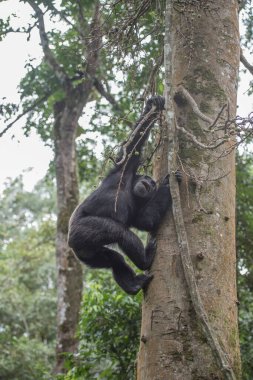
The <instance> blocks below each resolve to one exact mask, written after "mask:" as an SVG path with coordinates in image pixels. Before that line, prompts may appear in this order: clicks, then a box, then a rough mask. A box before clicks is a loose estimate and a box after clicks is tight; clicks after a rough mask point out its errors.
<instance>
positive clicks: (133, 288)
mask: <svg viewBox="0 0 253 380" xmlns="http://www.w3.org/2000/svg"><path fill="white" fill-rule="evenodd" d="M152 278H153V276H152V275H146V274H138V275H137V276H136V277H135V280H134V282H135V284H133V283H132V284H128V286H127V287H125V289H124V290H125V292H126V293H128V294H132V295H134V294H137V293H138V292H139V291H140V290H141V289H146V288H147V286H148V284H149V283H150V281H151V280H152Z"/></svg>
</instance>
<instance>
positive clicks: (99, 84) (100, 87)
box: [94, 78, 120, 111]
mask: <svg viewBox="0 0 253 380" xmlns="http://www.w3.org/2000/svg"><path fill="white" fill-rule="evenodd" d="M94 86H95V88H96V89H97V91H98V92H99V93H100V95H102V96H103V97H104V98H105V99H106V100H107V101H108V102H109V103H110V104H111V105H112V106H113V108H114V109H115V110H117V111H119V110H120V108H119V106H118V103H117V102H116V100H115V99H114V97H113V96H112V94H110V93H109V92H108V91H106V89H105V87H104V85H103V83H102V82H101V81H100V80H99V79H97V78H94Z"/></svg>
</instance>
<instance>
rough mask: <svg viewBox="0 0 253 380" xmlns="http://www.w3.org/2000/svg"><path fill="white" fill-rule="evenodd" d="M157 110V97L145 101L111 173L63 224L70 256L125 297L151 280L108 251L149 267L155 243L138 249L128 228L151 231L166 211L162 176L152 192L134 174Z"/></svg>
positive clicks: (147, 181) (150, 184)
mask: <svg viewBox="0 0 253 380" xmlns="http://www.w3.org/2000/svg"><path fill="white" fill-rule="evenodd" d="M163 109H164V98H163V97H161V96H154V97H152V98H150V99H149V100H148V101H147V104H146V107H145V110H144V112H143V114H142V115H141V117H140V119H139V120H138V122H137V123H136V125H135V128H134V129H133V131H132V132H131V134H130V136H129V138H128V141H127V142H125V143H124V144H123V145H122V148H121V150H120V152H119V155H118V158H117V160H116V163H115V166H114V168H113V169H112V170H111V171H110V172H109V173H108V175H107V176H106V177H105V179H104V180H103V181H102V183H101V185H100V186H99V187H98V188H97V189H96V190H95V191H94V192H93V193H91V194H90V196H88V198H86V199H85V200H84V201H83V202H82V203H81V204H80V205H79V206H78V207H77V208H76V209H75V211H74V213H73V215H72V216H71V219H70V223H69V240H68V242H69V246H70V247H71V248H72V249H73V251H74V252H75V254H76V256H77V257H78V258H79V259H80V260H81V261H82V262H83V263H85V264H86V265H88V266H89V267H91V268H111V269H112V272H113V276H114V278H115V280H116V282H117V283H118V284H119V286H121V288H122V289H124V291H125V292H127V293H129V294H136V293H137V292H138V291H139V290H140V289H141V288H143V287H145V286H146V285H147V284H148V282H149V281H150V280H151V278H152V277H151V276H150V275H146V274H139V275H136V274H135V273H134V271H133V270H132V269H131V268H130V266H129V265H128V264H127V263H126V262H125V260H124V258H123V256H122V255H121V254H119V253H118V252H117V251H116V250H114V249H112V248H111V247H108V245H109V244H118V246H119V247H120V248H121V249H122V251H123V252H124V253H125V254H126V255H127V256H128V257H129V259H130V260H131V261H132V262H133V263H134V264H135V265H136V266H137V267H138V268H139V269H142V270H146V269H148V268H149V267H150V265H151V264H152V261H153V258H154V254H155V250H156V241H155V239H154V238H151V239H150V241H149V243H148V244H147V246H146V248H144V246H143V244H142V242H141V240H140V239H139V238H138V237H137V236H136V235H135V234H134V233H133V232H132V231H130V229H129V228H130V227H136V228H137V229H139V230H144V231H149V232H153V231H155V230H156V229H157V228H158V226H159V223H160V222H161V219H162V218H163V216H164V215H165V213H166V211H167V210H168V208H169V207H170V205H171V195H170V190H169V181H168V176H167V177H166V178H165V179H164V181H163V183H162V184H161V185H160V186H159V187H158V188H157V186H156V183H155V181H154V180H153V179H152V178H151V177H149V176H143V175H139V174H137V169H138V167H139V165H140V154H141V150H142V147H143V145H144V143H145V141H146V140H147V138H148V135H149V131H150V129H151V127H152V126H153V124H154V122H155V120H156V119H157V117H158V114H159V112H160V111H162V110H163Z"/></svg>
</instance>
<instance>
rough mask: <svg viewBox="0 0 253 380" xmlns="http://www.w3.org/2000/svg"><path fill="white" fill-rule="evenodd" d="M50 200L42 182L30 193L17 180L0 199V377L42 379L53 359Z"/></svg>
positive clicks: (52, 247)
mask: <svg viewBox="0 0 253 380" xmlns="http://www.w3.org/2000/svg"><path fill="white" fill-rule="evenodd" d="M53 204H54V202H53V200H52V199H51V194H50V193H49V192H48V189H47V187H46V185H45V184H44V186H42V182H41V183H40V185H38V186H37V188H36V189H35V191H34V192H33V193H30V192H27V191H25V190H24V188H23V184H22V177H19V178H17V179H16V180H14V181H10V183H9V186H8V187H6V189H5V190H4V193H3V195H2V196H1V205H2V207H1V212H0V225H1V226H2V228H1V235H2V236H3V238H4V239H3V243H2V244H1V246H0V286H1V294H0V321H1V322H0V351H1V358H0V378H1V379H5V380H8V379H9V380H19V379H22V380H23V379H24V380H34V379H35V378H39V379H46V378H47V376H46V373H50V369H51V366H52V363H53V359H54V345H55V343H54V341H55V318H56V316H55V314H56V313H55V310H56V294H55V263H54V234H55V226H54V221H53V220H52V209H53V207H52V206H53Z"/></svg>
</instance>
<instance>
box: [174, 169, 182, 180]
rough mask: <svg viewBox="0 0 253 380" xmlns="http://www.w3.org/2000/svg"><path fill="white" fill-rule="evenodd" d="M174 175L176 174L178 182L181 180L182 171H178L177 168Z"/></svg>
mask: <svg viewBox="0 0 253 380" xmlns="http://www.w3.org/2000/svg"><path fill="white" fill-rule="evenodd" d="M175 176H176V179H177V182H178V183H181V182H182V179H183V175H182V173H181V172H180V170H177V171H176V173H175Z"/></svg>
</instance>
